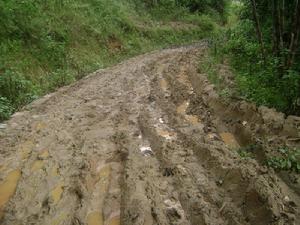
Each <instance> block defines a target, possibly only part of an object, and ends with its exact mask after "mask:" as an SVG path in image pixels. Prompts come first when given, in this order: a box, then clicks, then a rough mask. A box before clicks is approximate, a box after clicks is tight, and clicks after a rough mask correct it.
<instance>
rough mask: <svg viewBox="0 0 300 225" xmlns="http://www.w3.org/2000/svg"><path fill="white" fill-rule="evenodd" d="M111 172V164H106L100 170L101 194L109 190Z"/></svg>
mask: <svg viewBox="0 0 300 225" xmlns="http://www.w3.org/2000/svg"><path fill="white" fill-rule="evenodd" d="M110 174H111V167H110V165H105V166H104V167H102V168H101V169H100V170H99V173H98V180H99V181H100V187H99V192H100V193H101V194H105V193H106V192H107V191H108V187H109V177H110Z"/></svg>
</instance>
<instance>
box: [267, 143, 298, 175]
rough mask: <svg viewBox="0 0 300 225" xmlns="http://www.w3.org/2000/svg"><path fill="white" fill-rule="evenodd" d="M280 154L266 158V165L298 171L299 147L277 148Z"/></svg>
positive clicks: (277, 168)
mask: <svg viewBox="0 0 300 225" xmlns="http://www.w3.org/2000/svg"><path fill="white" fill-rule="evenodd" d="M277 153H279V155H280V156H273V157H271V158H269V159H268V160H267V165H268V166H269V167H272V168H274V169H276V170H289V171H294V172H297V173H300V149H295V148H293V149H291V148H287V147H284V148H279V149H278V152H277Z"/></svg>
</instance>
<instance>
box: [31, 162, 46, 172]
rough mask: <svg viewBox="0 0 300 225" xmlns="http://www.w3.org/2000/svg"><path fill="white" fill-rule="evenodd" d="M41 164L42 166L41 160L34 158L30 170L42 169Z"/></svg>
mask: <svg viewBox="0 0 300 225" xmlns="http://www.w3.org/2000/svg"><path fill="white" fill-rule="evenodd" d="M43 166H44V161H43V160H36V161H35V162H34V163H33V164H32V166H31V171H32V172H35V171H38V170H40V169H42V168H43Z"/></svg>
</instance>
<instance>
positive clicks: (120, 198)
mask: <svg viewBox="0 0 300 225" xmlns="http://www.w3.org/2000/svg"><path fill="white" fill-rule="evenodd" d="M205 49H206V45H205V43H200V44H197V45H194V46H189V47H182V48H175V49H167V50H163V51H157V52H153V53H150V54H146V55H142V56H138V57H136V58H133V59H130V60H128V61H125V62H123V63H121V64H119V65H116V66H114V67H112V68H109V69H106V70H101V71H97V72H95V73H94V74H91V75H90V76H88V77H87V78H85V79H83V80H81V81H79V82H77V83H75V84H73V85H71V86H68V87H65V88H62V89H60V90H59V91H57V92H56V93H53V94H51V95H48V96H45V97H43V98H41V99H39V100H37V101H35V102H33V103H32V104H30V105H29V106H27V107H26V108H25V109H24V111H22V112H19V113H16V114H15V115H14V116H13V117H12V119H11V120H9V121H7V128H6V129H5V130H0V132H1V133H0V135H1V136H0V138H1V139H0V156H1V157H0V179H1V180H0V218H1V219H0V221H1V224H4V225H21V224H24V225H25V224H26V225H27V224H41V225H63V224H64V225H65V224H68V225H69V224H70V225H83V224H86V225H103V224H104V225H118V224H124V225H168V224H172V225H225V224H228V225H239V224H240V225H269V224H274V225H275V224H276V225H286V224H291V225H292V224H299V213H298V209H297V204H296V203H295V202H293V201H290V202H287V201H286V200H285V199H286V196H289V194H290V191H291V190H290V189H289V188H286V185H284V184H283V183H282V181H281V180H280V179H279V178H278V177H277V176H276V175H275V173H274V172H272V171H270V172H268V171H265V170H264V168H263V167H262V166H261V165H259V164H258V163H257V162H256V161H255V160H250V161H245V160H241V159H240V158H239V156H238V154H237V153H236V152H235V151H234V150H233V149H234V148H238V147H239V146H240V144H241V142H240V140H239V138H238V137H236V136H235V135H234V133H233V132H232V129H231V127H230V126H228V124H226V122H224V120H223V118H222V113H221V111H220V110H224V111H225V110H226V109H225V108H224V109H222V108H221V109H220V108H218V109H220V110H216V109H217V106H215V105H214V104H213V103H211V104H210V103H208V102H207V96H208V97H209V95H210V92H209V91H210V89H211V85H210V84H208V83H207V82H203V79H204V78H203V75H201V74H198V73H197V64H198V59H199V57H201V55H202V54H205ZM233 117H234V116H233ZM283 187H285V188H283ZM297 198H298V196H297Z"/></svg>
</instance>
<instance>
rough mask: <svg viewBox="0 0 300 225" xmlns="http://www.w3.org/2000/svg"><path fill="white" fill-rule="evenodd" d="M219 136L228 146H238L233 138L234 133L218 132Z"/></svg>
mask: <svg viewBox="0 0 300 225" xmlns="http://www.w3.org/2000/svg"><path fill="white" fill-rule="evenodd" d="M220 136H221V138H222V140H223V141H224V143H225V144H226V145H227V146H229V147H230V148H239V147H240V145H239V143H238V142H237V140H236V139H235V137H234V135H233V134H232V133H229V132H224V133H220Z"/></svg>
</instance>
